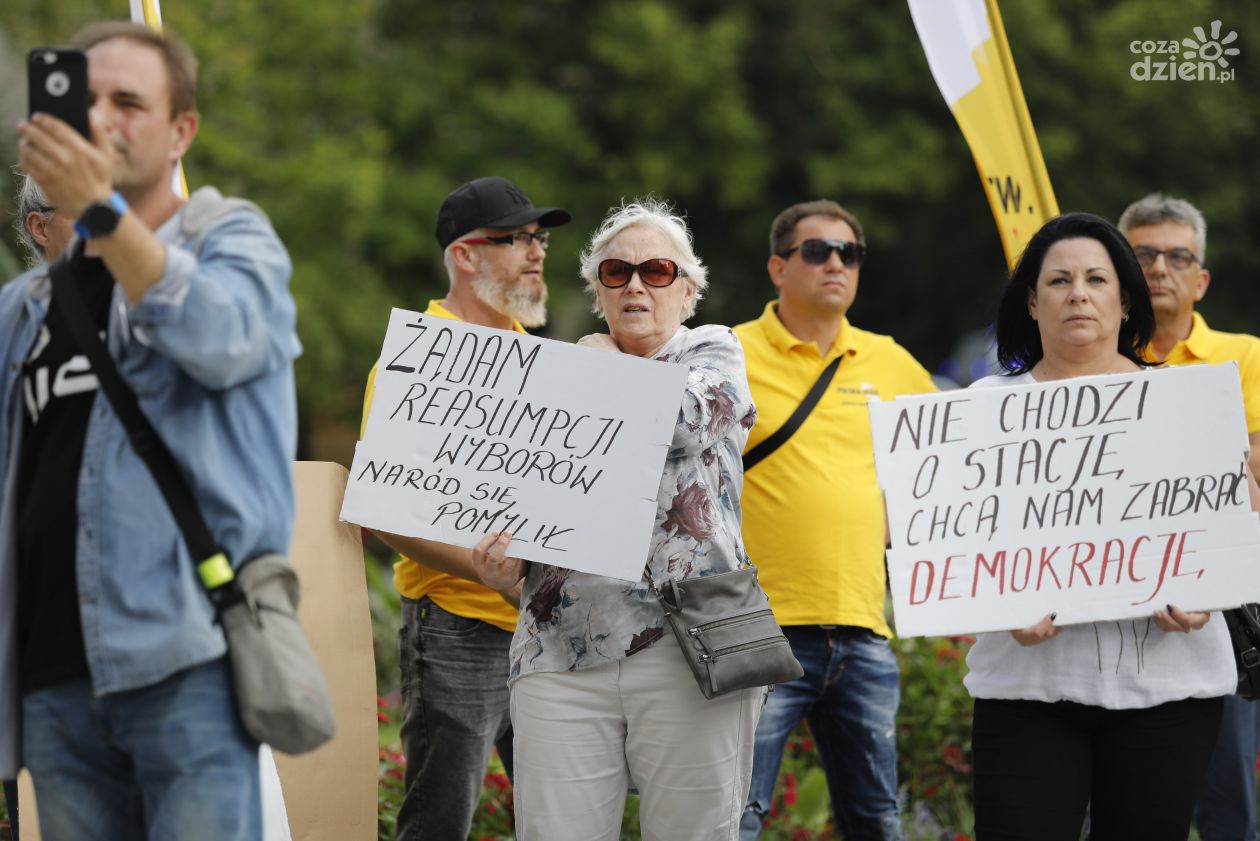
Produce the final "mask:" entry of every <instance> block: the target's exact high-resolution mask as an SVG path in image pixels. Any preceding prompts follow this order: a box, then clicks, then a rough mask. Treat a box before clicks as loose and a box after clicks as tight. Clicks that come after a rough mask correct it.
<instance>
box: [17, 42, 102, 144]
mask: <svg viewBox="0 0 1260 841" xmlns="http://www.w3.org/2000/svg"><path fill="white" fill-rule="evenodd" d="M26 66H27V74H26V78H27V80H28V83H29V87H28V97H29V103H30V109H29V113H31V114H34V113H35V112H37V111H39V112H42V113H44V114H51V115H53V116H54V117H58V118H60V119H62V120H65V121H66V122H67V123H69V124H70V125H71V126H73V127H74V128H75V129H76V130H78V132H79V134H81V135H83V136H84V137H89V138H90V137H91V130H90V129H89V128H88V84H87V56H86V55H84V54H83V53H82V52H80V51H78V50H61V49H54V48H52V47H36V48H35V49H33V50H31V52H30V54H29V55H28V56H27V65H26Z"/></svg>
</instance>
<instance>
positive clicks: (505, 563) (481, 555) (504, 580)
mask: <svg viewBox="0 0 1260 841" xmlns="http://www.w3.org/2000/svg"><path fill="white" fill-rule="evenodd" d="M511 542H512V533H511V532H507V531H503V532H499V531H492V532H490V533H489V534H487V535H486V536H485V537H483V538H482V539H481V541H480V542H479V543H478V544H477V545H476V546H474V547H473V549H472V563H473V569H474V570H475V571H476V572H477V575H478V576H479V577H480V578H481V582H482V583H483V584H485V585H486V586H487V587H489V588H490V589H491V590H498V591H499V592H503V591H505V590H511V589H512V588H513V587H515V586H516V585H517V583H519V582H520V580H521V579H522V578H524V577H525V561H524V560H523V559H521V558H509V557H508V556H507V548H508V544H509V543H511ZM518 598H519V597H518Z"/></svg>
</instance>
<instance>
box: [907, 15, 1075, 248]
mask: <svg viewBox="0 0 1260 841" xmlns="http://www.w3.org/2000/svg"><path fill="white" fill-rule="evenodd" d="M908 2H909V4H910V15H911V17H913V18H914V26H915V28H916V29H917V30H918V31H919V40H920V41H922V42H923V52H924V53H925V54H926V55H927V60H928V65H929V66H930V67H931V68H932V76H933V78H935V79H936V84H937V86H938V87H939V88H940V89H941V94H942V95H943V96H944V97H945V102H946V103H948V104H949V108H950V110H951V111H953V112H954V118H955V119H956V120H957V121H958V127H959V128H961V129H962V133H963V137H965V138H966V139H967V145H968V146H970V147H971V154H972V156H973V157H974V158H975V161H976V169H978V170H979V171H980V180H981V182H982V183H983V185H984V194H985V195H986V196H987V197H988V199H989V207H990V208H992V210H993V217H994V219H995V220H996V221H997V225H998V231H999V232H1000V234H1001V236H1002V248H1003V250H1004V251H1005V252H1006V262H1007V264H1008V265H1011V266H1013V265H1015V261H1016V260H1017V259H1018V258H1019V255H1020V253H1021V252H1022V251H1023V250H1024V245H1025V244H1027V242H1028V240H1029V238H1030V237H1031V236H1032V235H1033V234H1034V233H1035V232H1036V231H1037V229H1038V228H1040V227H1041V226H1042V224H1043V223H1044V222H1045V221H1046V220H1047V219H1049V218H1051V217H1052V216H1056V215H1058V213H1059V205H1058V202H1056V201H1055V198H1054V190H1053V189H1051V187H1050V175H1049V174H1048V173H1047V172H1046V164H1045V161H1044V160H1043V159H1042V157H1041V147H1040V146H1039V145H1038V144H1037V135H1036V133H1035V132H1034V131H1033V125H1032V118H1031V117H1030V116H1029V114H1028V105H1027V103H1025V102H1024V91H1023V88H1021V87H1020V85H1019V76H1018V75H1017V74H1016V72H1015V62H1014V60H1013V59H1012V58H1011V50H1010V45H1009V44H1008V43H1007V41H1006V31H1005V30H1004V29H1003V28H1002V17H1001V15H1000V14H999V13H998V8H997V0H908Z"/></svg>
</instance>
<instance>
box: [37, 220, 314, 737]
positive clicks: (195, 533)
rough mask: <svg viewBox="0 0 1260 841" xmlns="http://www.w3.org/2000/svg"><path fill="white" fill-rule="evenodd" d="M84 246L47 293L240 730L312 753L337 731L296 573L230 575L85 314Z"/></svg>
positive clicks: (260, 562)
mask: <svg viewBox="0 0 1260 841" xmlns="http://www.w3.org/2000/svg"><path fill="white" fill-rule="evenodd" d="M82 248H83V243H82V241H80V242H79V243H78V245H77V247H76V248H74V249H70V250H67V251H66V252H65V253H64V254H63V255H62V256H61V257H60V258H59V259H58V260H56V261H55V262H54V263H53V264H52V265H51V266H50V267H49V275H50V278H51V280H52V289H53V295H54V296H55V299H56V301H57V305H58V307H60V309H61V313H62V315H63V316H64V317H65V320H66V325H67V326H68V328H69V330H70V334H71V336H72V338H73V339H74V341H75V343H76V344H77V345H78V346H79V349H80V350H82V351H83V353H84V354H85V355H86V356H87V358H88V361H89V362H90V363H91V366H92V373H94V374H95V375H96V378H97V381H98V382H99V383H100V388H101V391H102V392H103V393H104V395H105V397H106V399H107V400H109V403H110V405H111V406H112V407H113V409H114V413H115V414H116V415H117V416H118V419H119V421H121V422H122V425H123V428H124V429H125V430H126V431H127V438H128V439H129V440H130V442H131V446H132V448H133V449H134V450H135V452H136V455H138V456H139V457H140V459H141V461H143V462H144V464H145V466H146V467H147V468H148V469H149V472H150V473H151V474H152V475H153V480H154V481H155V482H156V483H157V486H158V488H159V490H161V492H162V498H163V499H165V500H166V504H167V506H168V507H169V508H170V510H171V515H172V516H173V517H174V519H175V522H176V523H177V524H178V526H179V530H180V533H181V535H182V536H183V538H184V543H185V545H186V546H187V547H188V553H189V556H190V558H191V559H192V562H193V564H194V565H195V566H196V568H197V578H198V580H199V581H201V583H202V586H203V587H204V588H205V591H206V596H207V597H208V598H209V599H210V603H211V604H212V605H213V606H214V610H215V617H216V619H217V620H218V622H219V625H220V626H221V627H222V628H223V633H224V636H225V637H226V638H227V645H228V659H229V661H230V662H231V666H232V684H233V690H234V694H235V696H236V708H237V712H238V714H239V715H240V717H241V723H242V724H243V725H244V726H245V729H246V731H247V732H248V733H249V734H250V735H251V736H253V737H254V738H255V739H257V740H258V741H260V742H265V743H266V744H269V745H271V747H273V748H275V749H276V750H278V751H281V752H282V753H289V754H298V753H304V752H306V751H309V750H313V749H315V748H317V747H319V746H320V745H322V744H323V743H324V742H326V741H328V740H329V739H331V738H332V736H333V733H334V731H335V729H336V724H335V720H334V716H333V707H332V699H331V697H330V696H329V694H328V687H327V685H326V684H325V682H324V676H323V673H322V672H321V671H320V668H319V663H318V662H316V660H315V655H314V653H313V652H312V651H311V647H310V644H309V643H308V642H307V640H306V634H305V633H304V632H303V631H302V626H301V625H300V624H299V623H298V620H297V602H298V579H297V573H296V572H295V571H294V569H293V566H292V565H291V564H290V563H289V560H288V558H286V557H285V556H283V555H279V554H275V553H272V554H266V555H261V556H259V557H257V558H250V559H247V560H246V561H245V563H243V564H241V566H240V568H239V569H238V570H236V571H235V572H234V571H233V569H232V565H231V562H230V561H229V559H228V557H227V555H226V554H225V553H224V552H223V551H222V550H221V549H220V548H219V547H218V545H217V544H216V543H215V541H214V538H213V537H212V536H211V534H210V529H209V527H208V526H207V525H206V521H205V519H204V518H203V517H202V515H201V509H200V508H199V507H198V505H197V501H196V499H195V497H194V496H193V493H192V490H191V489H190V488H189V487H188V483H187V482H186V481H184V477H183V475H182V474H181V473H180V472H179V466H178V464H177V463H176V462H175V458H174V456H172V455H171V451H170V450H169V449H167V447H166V444H165V443H163V441H162V439H161V438H160V437H159V436H158V434H157V431H156V430H155V429H154V428H153V425H152V424H151V423H150V422H149V419H148V418H147V417H145V414H144V412H143V411H142V410H141V408H140V403H139V400H138V399H137V398H136V394H135V392H134V391H132V390H131V387H130V386H128V385H127V382H126V381H125V380H124V379H123V378H122V375H121V374H119V373H118V368H117V367H116V366H115V365H114V360H113V357H111V356H110V355H109V351H108V349H107V348H106V347H105V343H104V342H103V341H102V340H101V337H100V335H99V333H98V332H97V330H96V328H95V326H94V325H93V323H92V319H91V316H89V315H88V311H87V307H86V306H85V305H84V303H83V298H82V297H81V295H80V294H79V290H78V287H77V286H76V285H75V280H74V265H75V263H76V261H77V260H78V259H80V257H81V254H82Z"/></svg>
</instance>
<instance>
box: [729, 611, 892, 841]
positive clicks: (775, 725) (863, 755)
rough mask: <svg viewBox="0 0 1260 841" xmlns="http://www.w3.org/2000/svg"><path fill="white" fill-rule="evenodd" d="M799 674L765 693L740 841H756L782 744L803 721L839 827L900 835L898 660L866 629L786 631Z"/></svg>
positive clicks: (847, 834) (884, 836) (855, 834)
mask: <svg viewBox="0 0 1260 841" xmlns="http://www.w3.org/2000/svg"><path fill="white" fill-rule="evenodd" d="M783 633H784V635H785V636H786V637H787V639H788V642H789V643H791V645H792V653H793V654H795V655H796V659H797V660H799V661H800V662H801V666H802V667H803V668H804V669H805V675H804V677H801V678H800V679H798V680H794V681H791V682H789V683H781V684H779V685H778V686H776V687H775V688H774V691H773V692H771V693H770V698H769V700H768V701H767V702H766V708H765V709H764V710H763V711H762V713H761V721H760V722H759V723H758V724H757V737H756V743H755V746H754V748H753V772H752V787H751V789H750V790H749V792H748V805H747V806H746V807H745V809H744V816H743V819H742V820H741V821H740V836H739V837H740V841H754V839H756V838H757V836H758V835H759V834H760V833H761V827H762V823H763V821H764V820H765V815H766V813H767V812H768V811H769V810H770V804H771V803H772V802H773V799H774V787H775V783H776V782H777V781H778V777H779V765H780V763H781V761H782V759H783V747H784V745H785V744H786V743H787V739H788V736H789V735H791V733H792V730H793V729H794V728H795V727H796V725H797V724H799V723H800V721H801V719H802V718H803V719H805V721H806V722H808V723H809V729H810V732H811V734H812V735H813V738H814V742H815V744H817V745H818V754H819V758H820V759H821V760H822V766H823V770H824V771H825V772H826V774H827V790H828V792H829V793H830V795H831V810H832V812H833V814H834V815H835V819H836V827H837V828H838V829H839V830H840V834H841V835H842V836H843V837H844V839H845V841H868V839H869V841H900V838H901V816H900V808H899V806H898V803H897V745H896V719H897V703H898V701H899V699H900V695H901V693H900V690H899V688H898V685H897V679H898V669H897V658H896V656H895V655H894V654H893V651H892V648H891V646H889V644H888V640H886V639H884V638H883V637H881V636H879V635H877V634H875V633H874V632H872V631H869V630H867V629H865V628H851V627H847V626H840V627H823V626H818V625H789V626H786V627H784V629H783Z"/></svg>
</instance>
